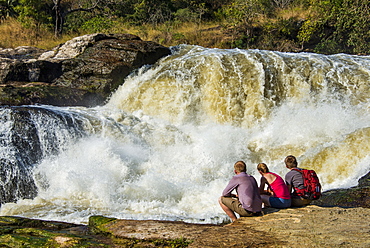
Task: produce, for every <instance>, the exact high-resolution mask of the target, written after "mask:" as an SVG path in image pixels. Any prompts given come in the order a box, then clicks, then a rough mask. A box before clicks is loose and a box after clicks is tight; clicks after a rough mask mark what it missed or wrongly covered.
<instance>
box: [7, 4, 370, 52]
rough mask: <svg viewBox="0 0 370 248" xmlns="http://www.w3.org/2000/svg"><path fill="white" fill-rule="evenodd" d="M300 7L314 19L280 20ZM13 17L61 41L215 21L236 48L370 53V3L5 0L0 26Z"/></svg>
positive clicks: (291, 17)
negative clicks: (124, 28) (129, 28)
mask: <svg viewBox="0 0 370 248" xmlns="http://www.w3.org/2000/svg"><path fill="white" fill-rule="evenodd" d="M296 7H297V8H301V9H305V10H307V11H309V13H310V14H309V15H304V16H303V17H300V16H299V15H296V16H295V15H294V14H293V15H292V14H290V15H288V16H282V15H279V13H283V12H284V10H286V12H288V10H289V12H294V8H296ZM10 17H13V18H14V17H15V18H17V19H18V21H19V22H20V23H22V25H23V26H24V27H29V28H34V27H40V26H42V27H43V28H49V29H50V30H53V31H54V33H55V36H56V37H60V36H62V35H63V33H68V32H69V33H71V32H72V33H79V32H84V33H86V32H109V30H112V29H114V27H115V25H116V24H117V23H121V24H122V23H124V24H125V25H134V26H137V27H139V28H142V26H143V25H147V24H149V25H150V26H151V27H153V28H157V27H159V26H160V25H168V26H175V25H176V26H181V23H186V22H191V23H195V24H197V25H198V26H200V24H201V23H204V22H214V23H219V24H220V26H222V27H223V28H224V29H225V30H226V31H225V32H227V33H228V34H231V35H232V36H233V45H232V47H240V48H260V49H281V50H284V49H282V48H281V47H282V46H283V45H284V44H289V47H287V48H286V50H290V49H291V48H292V47H295V48H294V49H293V50H296V51H299V50H300V51H314V52H318V53H326V54H331V53H339V52H345V53H353V54H370V0H0V22H1V21H2V20H5V19H7V18H10ZM166 30H167V31H166V32H168V30H170V28H168V29H166ZM173 35H177V36H179V37H180V36H181V37H182V36H183V35H182V34H179V33H177V34H173Z"/></svg>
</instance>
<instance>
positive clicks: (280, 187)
mask: <svg viewBox="0 0 370 248" xmlns="http://www.w3.org/2000/svg"><path fill="white" fill-rule="evenodd" d="M268 174H272V175H274V176H276V179H275V180H274V181H273V182H272V183H271V184H270V187H271V189H272V191H273V192H274V197H277V198H282V199H290V193H289V189H288V186H287V185H286V184H285V182H284V180H283V179H282V178H281V177H280V176H279V175H278V174H275V173H272V172H268Z"/></svg>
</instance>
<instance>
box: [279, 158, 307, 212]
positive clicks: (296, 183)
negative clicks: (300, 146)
mask: <svg viewBox="0 0 370 248" xmlns="http://www.w3.org/2000/svg"><path fill="white" fill-rule="evenodd" d="M284 163H285V166H286V168H288V169H289V170H290V171H289V172H288V173H287V174H286V175H285V183H286V185H287V186H288V189H289V193H290V194H291V197H292V204H291V206H292V207H303V206H306V205H308V204H310V203H311V201H312V200H310V199H305V198H303V197H300V196H298V195H297V194H296V192H295V188H298V189H303V188H304V179H303V176H302V173H300V172H299V171H296V169H298V170H301V168H298V162H297V159H296V157H294V156H293V155H289V156H287V157H286V158H285V160H284ZM292 191H293V192H292Z"/></svg>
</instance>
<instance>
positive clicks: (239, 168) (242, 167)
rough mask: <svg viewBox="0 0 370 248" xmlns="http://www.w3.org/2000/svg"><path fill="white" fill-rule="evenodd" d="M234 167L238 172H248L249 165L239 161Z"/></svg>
mask: <svg viewBox="0 0 370 248" xmlns="http://www.w3.org/2000/svg"><path fill="white" fill-rule="evenodd" d="M234 169H235V171H236V172H238V173H240V172H246V171H247V166H246V165H245V163H244V161H238V162H236V163H235V164H234Z"/></svg>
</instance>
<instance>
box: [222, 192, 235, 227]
mask: <svg viewBox="0 0 370 248" xmlns="http://www.w3.org/2000/svg"><path fill="white" fill-rule="evenodd" d="M218 203H220V206H221V208H222V210H224V211H225V213H226V214H227V216H229V217H230V219H231V221H232V222H234V221H236V220H237V218H236V215H235V213H234V211H232V210H231V209H230V208H228V207H227V206H226V205H225V204H223V203H222V201H221V197H220V198H219V199H218Z"/></svg>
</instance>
